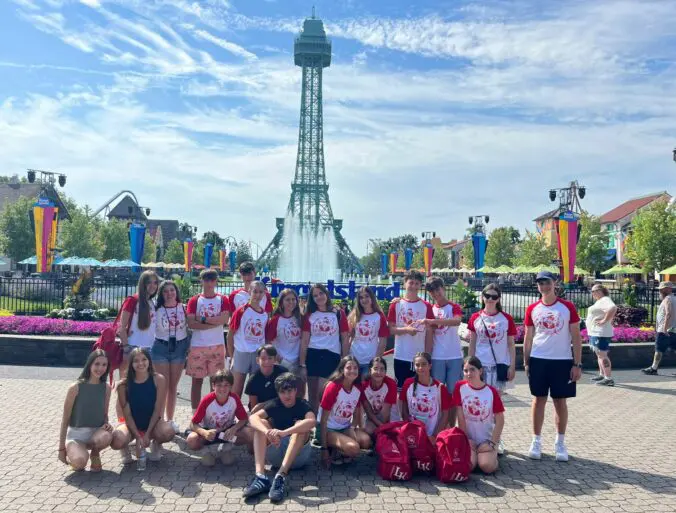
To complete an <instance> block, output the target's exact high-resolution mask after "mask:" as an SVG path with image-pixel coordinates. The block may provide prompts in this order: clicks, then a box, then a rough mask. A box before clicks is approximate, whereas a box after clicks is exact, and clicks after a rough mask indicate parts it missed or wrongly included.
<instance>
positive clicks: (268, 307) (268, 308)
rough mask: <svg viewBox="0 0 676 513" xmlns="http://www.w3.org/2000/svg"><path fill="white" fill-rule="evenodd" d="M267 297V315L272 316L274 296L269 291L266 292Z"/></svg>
mask: <svg viewBox="0 0 676 513" xmlns="http://www.w3.org/2000/svg"><path fill="white" fill-rule="evenodd" d="M265 297H266V298H267V301H266V302H265V313H269V314H270V313H272V296H271V295H270V292H268V291H267V290H266V291H265Z"/></svg>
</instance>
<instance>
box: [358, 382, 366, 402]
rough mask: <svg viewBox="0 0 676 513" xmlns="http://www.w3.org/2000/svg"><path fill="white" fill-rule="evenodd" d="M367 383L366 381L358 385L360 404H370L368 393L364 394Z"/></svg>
mask: <svg viewBox="0 0 676 513" xmlns="http://www.w3.org/2000/svg"><path fill="white" fill-rule="evenodd" d="M366 386H367V383H366V381H362V382H361V383H359V385H357V388H358V389H359V392H360V394H359V404H364V403H365V402H368V399H367V398H366V393H365V392H364V391H365V390H366Z"/></svg>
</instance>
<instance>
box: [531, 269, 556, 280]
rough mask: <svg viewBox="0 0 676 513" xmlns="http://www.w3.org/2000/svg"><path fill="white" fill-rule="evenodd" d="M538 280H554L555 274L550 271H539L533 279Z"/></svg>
mask: <svg viewBox="0 0 676 513" xmlns="http://www.w3.org/2000/svg"><path fill="white" fill-rule="evenodd" d="M540 280H552V281H556V276H554V274H553V273H552V272H551V271H540V272H539V273H538V275H537V276H536V277H535V281H540Z"/></svg>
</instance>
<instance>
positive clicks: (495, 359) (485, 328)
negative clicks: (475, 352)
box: [479, 312, 498, 365]
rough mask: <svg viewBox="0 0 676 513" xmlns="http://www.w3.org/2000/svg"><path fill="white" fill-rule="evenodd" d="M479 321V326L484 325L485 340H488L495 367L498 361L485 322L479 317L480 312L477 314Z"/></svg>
mask: <svg viewBox="0 0 676 513" xmlns="http://www.w3.org/2000/svg"><path fill="white" fill-rule="evenodd" d="M479 319H481V324H483V325H484V330H486V338H487V339H488V345H489V346H490V348H491V353H492V354H493V360H494V361H495V365H497V364H498V359H497V358H496V356H495V351H493V342H492V341H491V336H490V334H489V333H488V326H486V321H484V316H483V315H481V312H479Z"/></svg>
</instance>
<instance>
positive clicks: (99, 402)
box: [68, 383, 106, 428]
mask: <svg viewBox="0 0 676 513" xmlns="http://www.w3.org/2000/svg"><path fill="white" fill-rule="evenodd" d="M105 403H106V384H105V383H98V384H96V385H93V384H91V383H79V384H78V390H77V397H76V398H75V404H73V411H72V412H71V414H70V423H69V424H68V425H69V426H70V427H91V428H97V427H101V426H103V423H104V419H105V411H104V408H105Z"/></svg>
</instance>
